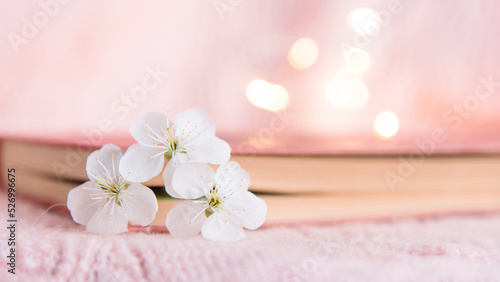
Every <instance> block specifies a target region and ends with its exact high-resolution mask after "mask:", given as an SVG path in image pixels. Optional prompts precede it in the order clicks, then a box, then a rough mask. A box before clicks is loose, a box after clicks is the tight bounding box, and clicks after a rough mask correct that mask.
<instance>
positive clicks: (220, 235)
mask: <svg viewBox="0 0 500 282" xmlns="http://www.w3.org/2000/svg"><path fill="white" fill-rule="evenodd" d="M201 234H202V235H203V237H205V238H207V239H210V240H214V241H219V242H234V241H238V240H241V239H243V238H244V237H245V233H243V228H241V227H240V226H238V225H236V224H235V223H233V222H232V221H231V220H230V219H229V217H228V216H227V214H225V213H224V212H215V213H213V214H212V215H211V216H209V217H208V218H207V220H206V221H205V223H204V224H203V226H202V227H201Z"/></svg>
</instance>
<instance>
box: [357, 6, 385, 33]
mask: <svg viewBox="0 0 500 282" xmlns="http://www.w3.org/2000/svg"><path fill="white" fill-rule="evenodd" d="M379 23H380V17H379V15H378V13H377V12H375V11H373V10H371V9H368V8H359V9H356V10H354V11H352V12H351V13H350V24H351V27H352V28H353V29H354V31H356V32H357V33H359V34H366V35H369V34H373V33H375V32H377V31H378V30H379V28H380V24H379Z"/></svg>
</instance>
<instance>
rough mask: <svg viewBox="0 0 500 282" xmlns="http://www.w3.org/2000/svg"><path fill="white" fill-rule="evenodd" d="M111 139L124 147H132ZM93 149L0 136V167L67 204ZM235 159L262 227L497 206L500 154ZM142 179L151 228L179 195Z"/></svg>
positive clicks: (35, 193) (34, 192)
mask: <svg viewBox="0 0 500 282" xmlns="http://www.w3.org/2000/svg"><path fill="white" fill-rule="evenodd" d="M109 141H110V142H112V143H115V144H118V145H119V146H121V147H122V148H124V149H125V148H126V147H127V144H131V143H130V140H128V139H120V138H118V139H116V140H114V141H111V140H109ZM106 143H108V142H106ZM95 149H97V147H93V146H89V147H85V148H83V147H79V146H77V145H75V143H72V141H66V142H47V141H39V140H26V139H24V140H20V139H3V140H2V142H1V148H0V164H1V167H2V171H6V168H10V167H15V168H16V171H17V175H18V177H17V192H18V193H19V195H23V196H25V197H27V198H31V199H34V200H36V201H39V202H41V203H45V204H46V205H47V206H49V205H52V204H63V205H64V204H65V203H66V199H67V194H68V192H69V191H70V190H71V189H72V188H74V187H77V186H78V185H80V184H81V183H83V182H85V181H87V180H88V178H87V175H86V172H85V164H86V159H87V156H88V155H89V154H90V153H91V152H92V151H93V150H95ZM232 160H235V161H237V162H239V163H240V164H241V166H242V167H243V168H244V169H246V170H247V171H248V172H249V174H250V176H251V183H250V188H249V189H250V190H251V191H252V192H254V193H256V194H257V195H259V196H260V197H262V198H263V199H264V200H265V201H266V203H267V205H268V216H267V218H266V225H273V224H293V223H299V222H328V221H345V220H357V219H386V218H393V217H404V216H425V215H436V214H449V213H483V212H497V211H500V200H499V199H500V155H498V154H485V153H481V154H477V153H476V154H440V155H431V156H422V157H421V158H420V159H416V156H415V155H411V154H398V155H396V154H382V155H381V154H372V155H368V154H349V155H311V156H306V155H269V154H267V155H244V154H235V155H233V156H232ZM144 184H145V185H147V186H149V187H151V188H152V189H153V191H154V192H155V193H156V194H157V198H158V200H159V211H158V213H157V215H156V218H155V220H154V221H153V223H152V224H151V225H152V226H164V224H165V218H166V215H167V213H168V211H169V210H170V209H171V208H172V207H173V206H174V205H175V204H177V203H179V202H180V201H182V200H179V199H173V198H171V197H169V196H168V195H167V194H166V193H165V191H164V188H163V179H162V178H161V175H160V176H158V177H155V178H153V179H152V180H150V181H148V182H146V183H144ZM2 186H4V187H5V186H6V179H5V177H2ZM61 210H64V209H61Z"/></svg>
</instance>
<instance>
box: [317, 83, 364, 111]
mask: <svg viewBox="0 0 500 282" xmlns="http://www.w3.org/2000/svg"><path fill="white" fill-rule="evenodd" d="M325 96H326V99H327V101H328V102H330V104H332V105H334V106H336V107H351V108H353V109H361V108H363V107H365V106H366V104H367V103H368V100H369V98H370V95H369V92H368V87H366V85H365V83H364V82H363V81H362V80H361V79H359V78H357V77H335V78H333V79H332V80H331V81H330V82H329V83H328V84H327V85H326V93H325Z"/></svg>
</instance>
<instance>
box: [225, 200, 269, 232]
mask: <svg viewBox="0 0 500 282" xmlns="http://www.w3.org/2000/svg"><path fill="white" fill-rule="evenodd" d="M225 207H226V211H228V212H229V216H230V218H231V220H232V221H233V222H234V223H236V224H240V225H242V226H243V227H245V228H247V229H257V228H259V227H260V226H261V225H262V224H263V223H264V221H265V219H266V214H267V205H266V203H265V202H264V200H262V199H261V198H259V197H257V196H255V195H254V194H253V193H250V192H244V193H239V194H236V195H234V196H232V197H230V198H229V199H227V200H226V205H225Z"/></svg>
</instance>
